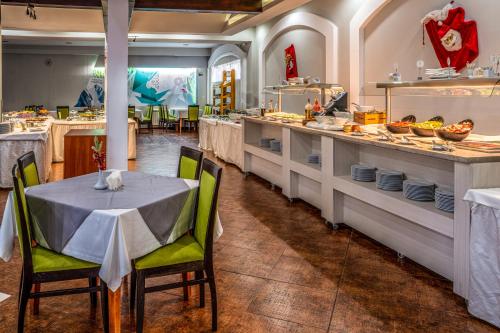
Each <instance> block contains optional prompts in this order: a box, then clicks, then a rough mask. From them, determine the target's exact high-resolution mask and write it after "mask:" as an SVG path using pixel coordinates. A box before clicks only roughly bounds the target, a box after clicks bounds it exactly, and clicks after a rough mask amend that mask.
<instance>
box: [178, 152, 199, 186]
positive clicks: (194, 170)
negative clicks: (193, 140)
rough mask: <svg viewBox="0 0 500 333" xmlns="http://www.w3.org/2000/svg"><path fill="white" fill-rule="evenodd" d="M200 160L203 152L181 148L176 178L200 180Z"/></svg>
mask: <svg viewBox="0 0 500 333" xmlns="http://www.w3.org/2000/svg"><path fill="white" fill-rule="evenodd" d="M202 160H203V152H201V151H199V150H196V149H193V148H189V147H186V146H181V154H180V156H179V167H178V168H177V178H183V179H194V180H198V179H199V178H200V168H201V161H202Z"/></svg>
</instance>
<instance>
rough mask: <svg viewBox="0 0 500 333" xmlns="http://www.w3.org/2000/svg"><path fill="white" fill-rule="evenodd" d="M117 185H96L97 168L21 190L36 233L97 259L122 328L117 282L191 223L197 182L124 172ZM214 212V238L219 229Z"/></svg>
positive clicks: (7, 252)
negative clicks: (114, 188)
mask: <svg viewBox="0 0 500 333" xmlns="http://www.w3.org/2000/svg"><path fill="white" fill-rule="evenodd" d="M122 177H123V183H124V186H123V188H122V189H121V190H119V191H111V190H95V189H94V188H93V185H94V184H95V182H96V180H97V173H93V174H88V175H84V176H80V177H74V178H69V179H65V180H62V181H59V182H54V183H48V184H43V185H37V186H33V187H29V188H27V189H26V198H27V203H28V206H29V209H30V213H31V216H32V223H33V230H34V234H35V239H36V241H37V242H38V244H40V245H41V246H44V247H46V248H49V249H51V250H53V251H55V252H58V253H63V254H65V255H68V256H72V257H75V258H78V259H82V260H86V261H90V262H93V263H97V264H100V265H101V269H100V272H99V276H100V278H101V279H102V280H103V281H105V282H106V283H107V285H108V288H109V290H110V300H109V303H110V310H109V311H110V320H111V321H112V322H113V324H112V326H113V327H114V331H115V332H116V331H119V327H120V324H119V322H120V297H121V296H120V287H121V283H122V278H123V277H125V276H127V275H128V274H129V273H130V272H131V271H132V267H131V260H132V259H135V258H139V257H141V256H144V255H146V254H148V253H150V252H152V251H154V250H156V249H158V248H160V247H161V246H163V245H166V244H170V243H173V242H174V241H175V240H176V239H178V238H179V237H181V236H182V235H184V234H185V233H186V232H187V231H188V230H189V228H190V227H191V226H192V223H193V217H194V208H195V200H196V193H197V189H198V181H195V180H188V179H181V178H173V177H165V176H157V175H150V174H145V173H140V172H128V171H124V172H122ZM12 205H13V199H12V193H11V194H10V195H9V197H8V199H7V203H6V206H5V211H4V215H3V220H2V225H1V228H0V258H2V259H3V260H5V261H8V260H10V258H11V257H12V247H13V244H14V239H15V235H16V233H17V231H16V223H15V217H14V209H13V207H12ZM222 231H223V230H222V225H221V223H220V220H219V219H218V217H217V223H216V227H215V231H214V238H215V239H218V238H219V237H220V236H221V235H222Z"/></svg>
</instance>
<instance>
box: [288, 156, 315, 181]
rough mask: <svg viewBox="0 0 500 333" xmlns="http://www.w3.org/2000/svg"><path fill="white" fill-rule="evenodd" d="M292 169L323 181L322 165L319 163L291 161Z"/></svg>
mask: <svg viewBox="0 0 500 333" xmlns="http://www.w3.org/2000/svg"><path fill="white" fill-rule="evenodd" d="M290 170H292V171H293V172H296V173H298V174H301V175H303V176H305V177H308V178H311V179H312V180H314V181H317V182H321V166H320V165H319V164H311V163H307V161H301V162H299V161H294V160H291V161H290Z"/></svg>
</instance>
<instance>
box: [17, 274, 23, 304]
mask: <svg viewBox="0 0 500 333" xmlns="http://www.w3.org/2000/svg"><path fill="white" fill-rule="evenodd" d="M23 279H24V270H21V279H20V280H19V292H18V293H17V305H18V306H19V303H20V302H21V291H22V290H23Z"/></svg>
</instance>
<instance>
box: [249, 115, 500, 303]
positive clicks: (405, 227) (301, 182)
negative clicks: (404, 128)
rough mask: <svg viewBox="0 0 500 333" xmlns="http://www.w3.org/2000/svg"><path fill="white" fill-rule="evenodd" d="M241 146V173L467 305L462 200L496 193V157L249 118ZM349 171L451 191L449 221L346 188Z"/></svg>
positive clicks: (396, 196)
mask: <svg viewBox="0 0 500 333" xmlns="http://www.w3.org/2000/svg"><path fill="white" fill-rule="evenodd" d="M264 137H266V138H275V139H280V140H281V141H282V152H281V153H277V152H273V151H271V150H268V149H265V148H261V147H260V146H259V141H260V139H261V138H264ZM243 138H244V140H243V151H244V163H243V171H244V172H251V173H253V174H256V175H258V176H260V177H262V178H264V179H266V180H268V181H269V182H270V183H271V184H273V185H277V186H279V187H280V188H281V189H282V192H283V194H284V195H285V196H287V197H288V198H289V199H294V198H300V199H302V200H304V201H306V202H308V203H310V204H311V205H313V206H315V207H317V208H319V209H320V210H321V215H322V216H323V218H324V219H325V220H326V221H328V222H330V223H334V224H338V223H345V224H347V225H349V226H351V227H353V228H354V229H356V230H359V231H360V232H362V233H364V234H366V235H368V236H370V237H372V238H373V239H375V240H377V241H379V242H381V243H383V244H385V245H386V246H388V247H390V248H392V249H394V250H396V251H397V252H398V253H400V254H402V255H404V256H406V257H408V258H410V259H412V260H414V261H416V262H418V263H419V264H421V265H423V266H425V267H427V268H429V269H431V270H433V271H434V272H436V273H438V274H440V275H442V276H444V277H446V278H448V279H450V280H452V281H453V282H454V291H455V293H457V294H459V295H461V296H462V297H464V298H467V290H468V287H467V283H468V276H469V274H468V269H469V258H468V253H469V247H468V244H469V227H470V209H469V206H468V204H467V203H466V202H465V201H463V200H462V198H463V197H464V194H465V192H466V191H467V190H468V189H469V188H484V187H499V186H500V154H485V153H479V152H472V151H465V150H456V151H454V152H452V153H448V152H435V151H431V150H428V149H427V150H426V149H422V148H418V147H416V146H402V145H397V144H393V143H386V142H380V141H377V140H376V139H373V138H368V137H353V136H351V135H348V134H345V133H343V132H331V131H323V130H315V129H310V128H307V127H304V126H302V125H301V124H292V123H287V124H284V123H281V122H279V121H268V120H261V119H259V118H250V117H245V119H244V121H243ZM311 153H320V154H321V161H322V164H321V166H319V165H313V164H309V163H307V156H308V154H311ZM357 163H365V164H369V165H372V166H375V167H377V168H378V169H389V170H398V171H403V172H404V173H405V175H406V176H407V178H416V179H425V180H428V181H432V182H434V183H436V184H438V185H441V186H449V187H453V188H454V191H455V213H446V212H443V211H440V210H438V209H437V208H435V207H434V202H417V201H411V200H408V199H406V198H404V197H403V194H402V192H387V191H382V190H378V189H377V188H376V184H375V183H362V182H356V181H353V180H352V179H351V176H350V167H351V165H352V164H357Z"/></svg>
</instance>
